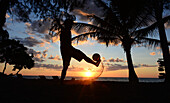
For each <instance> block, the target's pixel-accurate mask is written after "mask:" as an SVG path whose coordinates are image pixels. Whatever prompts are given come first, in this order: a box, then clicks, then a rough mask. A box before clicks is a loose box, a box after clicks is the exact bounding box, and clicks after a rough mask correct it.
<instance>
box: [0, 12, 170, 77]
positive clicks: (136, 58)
mask: <svg viewBox="0 0 170 103" xmlns="http://www.w3.org/2000/svg"><path fill="white" fill-rule="evenodd" d="M74 13H75V14H76V15H77V19H76V21H77V22H86V23H90V21H87V20H86V19H84V18H83V16H80V15H86V13H87V12H84V11H82V10H75V12H74ZM6 17H7V22H6V26H5V27H4V29H6V30H8V32H9V35H10V39H16V40H20V41H21V43H23V44H24V45H25V46H26V47H28V48H29V50H28V52H29V53H34V60H35V67H34V68H32V69H31V70H27V69H23V70H22V71H21V72H20V73H21V74H23V75H46V76H52V75H57V76H60V73H61V70H62V59H61V55H60V48H59V47H60V43H59V38H57V37H54V38H51V37H50V36H49V35H48V30H49V27H50V22H44V24H43V25H42V26H41V27H39V23H40V22H42V21H41V20H38V19H35V20H33V21H32V23H28V22H26V23H24V22H21V21H18V20H16V19H13V17H12V16H11V15H10V14H7V15H6ZM166 28H167V29H166V34H167V38H168V41H170V28H169V27H168V26H166ZM72 34H73V36H75V35H78V34H77V33H76V32H75V31H73V30H72ZM155 38H159V36H158V35H157V36H156V37H155ZM73 46H74V47H75V48H77V49H80V50H81V51H83V52H84V53H85V54H86V55H88V56H89V57H92V55H93V54H94V53H99V54H100V55H101V59H102V61H103V64H104V72H103V74H102V75H101V76H102V77H128V69H127V61H126V56H125V52H124V50H123V48H122V47H121V44H120V45H117V46H114V45H110V46H109V47H106V45H105V44H99V43H98V42H97V41H95V40H92V39H88V40H87V41H82V42H79V43H78V44H77V43H76V42H73ZM132 58H133V63H134V67H135V71H136V73H137V75H138V77H154V78H157V77H158V73H159V72H158V69H157V68H158V64H157V60H158V58H162V52H161V50H160V47H156V48H155V49H148V48H145V47H135V46H134V47H133V48H132ZM3 67H4V64H3V63H1V64H0V71H3ZM92 68H94V66H93V65H91V64H88V63H86V62H85V61H84V60H83V61H81V62H78V61H76V60H74V59H73V58H72V60H71V63H70V66H69V69H68V72H67V75H68V76H85V75H86V74H85V72H87V71H90V70H91V69H92ZM95 69H99V70H100V69H101V68H100V67H99V68H95ZM16 72H17V71H12V66H10V65H8V66H7V70H6V72H5V73H7V74H10V73H16Z"/></svg>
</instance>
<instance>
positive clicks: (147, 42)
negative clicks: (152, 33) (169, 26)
mask: <svg viewBox="0 0 170 103" xmlns="http://www.w3.org/2000/svg"><path fill="white" fill-rule="evenodd" d="M138 41H139V42H141V44H142V45H143V46H144V47H148V48H155V47H157V46H160V40H158V39H153V38H146V37H139V38H138Z"/></svg>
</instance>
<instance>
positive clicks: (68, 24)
mask: <svg viewBox="0 0 170 103" xmlns="http://www.w3.org/2000/svg"><path fill="white" fill-rule="evenodd" d="M72 25H73V20H71V19H66V20H65V21H64V26H65V28H67V29H71V28H72Z"/></svg>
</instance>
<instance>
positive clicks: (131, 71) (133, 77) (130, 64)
mask: <svg viewBox="0 0 170 103" xmlns="http://www.w3.org/2000/svg"><path fill="white" fill-rule="evenodd" d="M125 52H126V58H127V63H128V69H129V82H130V83H138V82H139V80H138V77H137V75H136V73H135V70H134V66H133V62H132V56H131V51H130V49H129V50H126V51H125Z"/></svg>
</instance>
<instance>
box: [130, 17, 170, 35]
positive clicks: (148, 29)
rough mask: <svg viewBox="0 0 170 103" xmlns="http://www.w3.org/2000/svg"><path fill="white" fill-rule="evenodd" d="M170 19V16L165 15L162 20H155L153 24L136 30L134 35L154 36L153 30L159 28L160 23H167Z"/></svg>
mask: <svg viewBox="0 0 170 103" xmlns="http://www.w3.org/2000/svg"><path fill="white" fill-rule="evenodd" d="M168 20H170V16H167V17H164V18H163V19H162V20H161V21H158V22H155V23H153V24H152V25H150V26H148V27H146V28H143V29H139V30H137V31H135V32H134V33H133V34H132V35H133V36H135V38H138V37H141V36H142V37H146V36H149V35H150V36H153V31H154V30H156V29H157V27H158V25H159V24H160V23H161V22H163V23H166V22H167V21H168Z"/></svg>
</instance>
